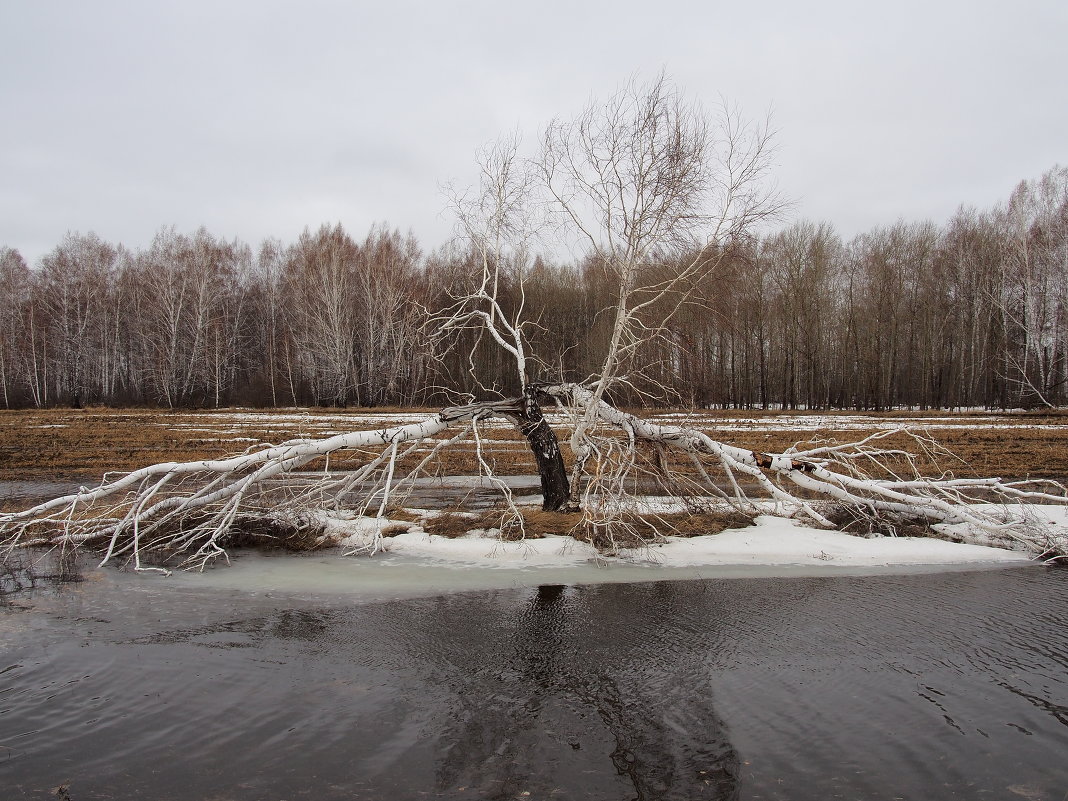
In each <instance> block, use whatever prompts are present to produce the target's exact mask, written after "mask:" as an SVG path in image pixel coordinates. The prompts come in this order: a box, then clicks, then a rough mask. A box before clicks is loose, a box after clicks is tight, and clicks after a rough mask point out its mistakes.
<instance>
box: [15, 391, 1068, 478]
mask: <svg viewBox="0 0 1068 801" xmlns="http://www.w3.org/2000/svg"><path fill="white" fill-rule="evenodd" d="M280 411H281V413H282V414H284V415H286V416H289V417H294V416H295V415H294V412H293V411H292V410H280ZM367 411H368V410H336V409H330V410H324V412H325V414H328V415H329V416H331V417H334V418H336V417H337V416H346V415H356V414H366V413H367ZM374 411H382V413H383V414H386V413H388V412H389V411H396V412H400V411H404V412H408V413H410V410H374ZM791 414H792V413H791ZM844 415H848V416H850V417H856V416H857V413H855V412H848V413H846V412H843V413H839V414H833V413H832V414H830V415H828V418H829V420H830V423H829V428H828V429H826V430H823V431H817V432H811V431H778V430H774V431H773V430H768V429H767V428H762V427H761V426H760V421H761V420H763V419H769V420H771V419H774V417H775V416H776V415H775V414H774V413H770V412H764V413H761V412H757V413H753V412H716V413H714V415H713V414H712V413H705V414H698V415H696V416H695V417H694V419H693V421H692V422H693V424H696V425H699V426H701V427H702V428H704V429H705V430H706V431H707V432H708V433H709V434H710V435H711V436H713V438H717V439H721V440H722V441H724V442H727V443H729V444H732V445H737V446H739V447H743V448H747V449H753V450H759V451H770V452H776V451H782V450H784V449H785V448H787V447H789V446H790V445H793V444H794V443H796V442H798V441H807V440H810V439H827V438H834V439H837V440H838V441H849V440H856V439H860V438H861V437H863V436H865V435H866V434H868V433H871V431H872V430H874V429H871V430H868V431H865V430H852V431H841V430H838V431H836V430H834V424H833V420H834V418H835V417H837V416H844ZM862 416H865V417H870V418H871V419H872V420H873V422H874V421H875V420H876V419H877V420H880V421H885V420H887V419H890V420H891V421H893V422H901V423H903V424H904V423H909V422H915V423H916V424H917V425H923V423H924V422H925V421H926V420H928V419H930V418H931V417H939V418H946V417H952V419H953V422H957V421H959V422H960V424H961V425H951V426H949V427H941V428H938V429H936V430H934V431H933V434H934V435H935V436H936V437H937V438H938V440H939V442H940V443H941V444H942V445H943V446H944V447H946V448H948V449H949V450H950V451H952V452H953V453H955V454H957V456H959V457H960V459H953V458H940V459H939V460H937V462H936V463H928V464H925V465H924V469H925V471H927V472H930V473H938V472H941V471H943V470H950V471H952V472H953V473H954V474H956V475H959V476H981V477H986V476H1004V477H1009V478H1020V477H1027V476H1030V477H1052V478H1064V477H1065V476H1068V413H1061V412H1057V413H1048V414H1030V413H1029V414H1006V415H987V414H984V415H974V414H960V415H949V414H948V413H946V412H930V413H907V412H891V413H880V414H867V415H862ZM738 417H746V418H754V419H755V420H756V422H755V424H754V427H753V428H752V429H749V430H745V431H724V432H722V433H717V431H716V424H717V421H718V420H723V419H735V418H738ZM979 418H981V419H982V420H983V421H984V422H986V421H988V420H990V419H993V420H995V421H996V422H997V424H998V425H999V426H1003V427H1001V428H995V429H975V428H964V427H962V426H964V425H967V424H968V423H970V422H975V421H976V420H977V419H979ZM939 425H940V426H942V425H944V424H943V423H942V422H939ZM1028 425H1046V426H1055V428H1053V429H1046V430H1035V429H1033V428H1027V426H1028ZM343 427H344V421H339V420H337V419H330V420H317V419H316V416H315V414H314V413H311V414H309V415H308V416H304V417H301V418H300V419H292V420H284V421H281V420H278V418H276V417H274V416H273V414H272V413H271V412H267V411H256V412H251V411H244V410H242V411H241V417H240V418H237V417H235V416H234V414H233V412H227V411H226V410H222V411H218V412H215V411H197V412H171V411H150V410H145V409H104V408H90V409H85V410H70V409H45V410H25V411H6V410H3V411H0V480H2V479H33V478H42V479H44V478H57V477H59V478H73V479H83V478H84V479H91V480H97V479H99V478H100V476H101V475H102V474H103V473H104V472H105V471H129V470H134V469H137V468H139V467H144V466H146V465H150V464H155V463H157V462H164V461H189V460H194V459H208V458H220V457H224V456H230V455H233V454H236V453H241V452H243V451H245V450H246V449H247V448H248V447H249V446H253V447H258V446H261V445H264V444H267V443H271V444H276V443H278V442H281V441H284V440H287V439H293V438H296V437H300V436H324V435H325V434H326V433H327V432H332V431H338V430H341V429H342V428H343ZM366 427H368V426H367V423H366V422H365V421H357V420H354V421H353V426H352V428H353V429H354V430H355V429H359V428H366ZM197 429H209V430H197ZM484 433H485V439H486V445H487V451H488V453H487V458H488V460H489V461H490V463H491V464H492V466H493V467H494V469H495V470H496V471H498V472H500V473H501V474H504V475H508V474H529V473H532V472H533V471H534V466H533V460H532V459H531V457H530V455H529V453H528V452H527V450H526V445H525V443H524V442H523V441H522V439H520V438H519V436H518V435H517V434H516V433H515V432H513V431H512V430H510V429H507V428H505V429H486V430H485V432H484ZM882 444H883V445H885V446H888V447H903V448H907V449H909V450H914V449H915V445H914V443H912V442H911V441H910V440H909V438H908V437H906V436H904V435H895V436H893V437H890V438H888V439H886V440H883V441H882ZM564 450H565V458H568V457H569V454H568V453H567V449H566V445H565V448H564ZM368 453H369V452H368ZM368 453H361V452H359V451H350V452H345V453H340V454H335V455H334V456H332V457H331V465H332V466H334V467H337V468H338V469H344V468H345V467H346V466H354V465H357V464H360V463H363V462H365V461H366V459H367V458H368ZM424 454H425V451H423V452H422V453H420V454H416V455H415V456H413V457H410V458H409V459H408V463H409V464H410V465H411V466H414V464H415V461H416V460H417V459H420V458H422V456H423V455H424ZM680 466H682V464H681V463H680ZM432 472H434V473H437V474H440V475H471V474H475V473H477V472H478V464H477V461H476V459H475V456H474V453H473V448H471V447H469V446H464V445H457V446H454V447H452V448H449V449H448V450H446V451H445V452H443V453H442V454H441V458H440V459H439V460H438V461H437V462H436V463H435V464H434V465H432Z"/></svg>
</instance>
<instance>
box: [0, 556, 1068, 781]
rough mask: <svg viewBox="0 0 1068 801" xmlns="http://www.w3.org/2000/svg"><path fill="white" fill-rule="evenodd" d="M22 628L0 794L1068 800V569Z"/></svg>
mask: <svg viewBox="0 0 1068 801" xmlns="http://www.w3.org/2000/svg"><path fill="white" fill-rule="evenodd" d="M21 603H22V604H23V605H24V606H27V607H29V608H28V609H25V608H24V609H12V608H6V609H0V798H3V799H30V798H51V797H53V796H52V789H53V788H56V787H57V786H59V785H61V784H67V785H69V794H70V798H72V799H73V800H74V801H82V799H98V798H152V799H255V800H257V801H262V800H263V799H305V798H307V799H361V798H369V799H374V798H382V799H416V798H457V799H464V798H470V799H517V798H519V799H526V798H535V799H539V798H545V799H602V798H603V799H631V798H637V799H657V798H672V799H675V798H677V799H703V798H708V799H792V800H796V799H813V800H815V799H820V801H823V800H824V799H831V798H848V799H896V798H904V799H943V798H945V799H973V798H974V799H1015V798H1021V799H1051V801H1065V799H1066V798H1068V570H1064V569H1047V568H1041V567H1026V568H1014V569H999V570H984V571H978V572H954V573H921V574H913V575H869V576H852V577H841V576H839V577H831V576H795V577H789V578H724V579H695V580H678V581H659V582H645V583H640V582H639V583H617V584H594V585H570V586H568V585H563V584H543V585H541V586H535V587H516V588H511V589H497V590H485V589H483V590H479V591H466V592H452V593H442V594H438V595H434V596H431V597H411V598H401V599H392V600H386V601H383V600H372V599H370V598H367V597H360V596H341V595H325V594H324V595H321V596H310V595H307V594H304V595H299V596H298V595H286V594H275V595H273V596H267V595H264V594H262V593H261V594H254V593H250V592H248V591H243V590H235V589H233V588H219V587H215V588H208V587H200V588H198V587H197V586H196V585H195V582H188V581H186V582H183V583H177V584H176V583H171V582H169V581H168V580H166V579H158V580H157V579H153V580H145V579H138V580H134V579H133V578H132V577H124V576H122V575H120V574H115V573H111V572H108V573H104V574H96V575H95V576H93V577H92V578H91V580H89V581H86V582H83V583H82V584H78V585H68V586H65V587H62V588H59V589H58V590H55V591H51V592H38V593H37V594H36V595H34V596H30V597H28V598H24V599H22V601H21Z"/></svg>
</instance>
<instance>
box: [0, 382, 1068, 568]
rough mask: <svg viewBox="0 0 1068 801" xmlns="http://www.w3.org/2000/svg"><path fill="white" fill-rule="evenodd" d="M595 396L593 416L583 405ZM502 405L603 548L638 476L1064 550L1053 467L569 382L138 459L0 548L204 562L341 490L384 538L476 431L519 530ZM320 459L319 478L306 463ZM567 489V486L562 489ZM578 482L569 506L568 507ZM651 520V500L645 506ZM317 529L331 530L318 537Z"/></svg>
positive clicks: (659, 487)
mask: <svg viewBox="0 0 1068 801" xmlns="http://www.w3.org/2000/svg"><path fill="white" fill-rule="evenodd" d="M536 397H540V398H541V400H542V401H544V402H550V403H552V404H554V405H555V406H556V407H557V409H558V410H559V411H560V412H561V413H562V414H563V416H564V418H565V419H567V418H570V419H571V420H575V419H582V420H584V421H585V420H588V419H593V420H594V421H595V424H594V425H592V426H587V427H585V433H584V436H585V437H586V443H585V444H586V449H587V452H588V455H587V458H586V462H585V464H586V467H585V468H584V470H583V472H582V473H581V474H580V475H579V478H578V480H579V482H580V483H579V486H578V487H570V486H569V484H568V481H569V479H568V476H567V474H566V471H565V468H564V460H563V457H562V454H561V452H560V449H559V447H558V446H557V436H556V434H555V432H554V431H553V429H552V428H551V427H550V426H549V425H548V423H547V421H546V419H545V418H544V416H542V415H541V411H540V407H539V406H538V405H537V404H536V403H534V400H535V398H536ZM591 409H592V417H591ZM492 418H505V419H508V420H510V421H511V422H512V423H513V424H514V425H515V426H516V427H517V428H518V429H519V430H520V432H522V433H523V435H524V436H525V437H526V439H527V442H528V444H529V446H530V449H531V451H532V464H534V465H537V468H538V471H539V475H540V476H541V483H542V488H543V493H542V507H543V509H546V510H549V511H556V510H561V509H565V508H575V509H577V511H578V512H579V514H580V517H579V522H578V523H576V525H575V531H574V533H575V534H576V535H578V536H580V537H583V538H585V539H588V540H591V541H593V542H595V543H597V544H599V545H600V546H601V547H602V548H604V549H609V550H619V549H621V548H633V547H640V546H641V545H643V544H647V543H650V542H652V541H654V540H655V539H656V538H657V537H658V536H659V534H658V532H657V531H656V530H655V526H650V525H649V523H648V519H649V518H648V517H646V518H644V520H645V521H646V522H645V523H644V524H643V525H638V524H636V523H635V522H634V521H635V520H636V518H635V513H636V512H638V511H640V510H641V508H642V505H643V503H645V500H644V498H643V495H642V493H641V491H640V490H639V489H638V488H639V487H641V486H642V485H644V486H646V487H647V488H648V489H649V490H650V491H652V492H655V493H656V494H657V495H659V496H660V499H659V508H661V509H664V508H668V507H669V506H670V503H668V504H667V506H665V498H664V496H667V498H669V499H670V501H671V502H673V503H675V504H676V505H677V507H678V508H680V509H691V510H694V509H699V510H702V511H706V512H707V511H709V510H713V509H721V510H724V509H726V510H732V511H736V512H740V513H742V514H746V515H750V516H755V515H757V514H767V513H774V514H780V515H785V516H789V517H797V518H800V519H804V520H805V521H806V522H808V523H809V524H811V525H816V526H821V527H838V526H837V525H836V522H835V520H834V518H836V517H838V518H841V515H842V513H843V512H845V513H847V515H848V516H849V518H850V519H851V520H852V521H854V522H863V523H865V524H866V525H867V530H866V533H876V532H878V531H879V530H882V531H890V532H891V533H892V532H893V529H894V526H904V525H908V524H915V523H916V522H917V521H919V522H922V523H923V524H925V525H928V526H930V525H936V524H937V525H945V526H952V527H953V531H952V533H953V535H954V536H956V537H958V538H960V539H963V540H967V541H971V542H978V543H981V544H988V545H1000V546H1002V547H1016V548H1021V549H1026V550H1028V551H1029V552H1031V553H1032V554H1034V555H1035V556H1036V557H1038V558H1047V559H1049V558H1062V557H1063V556H1064V555H1065V554H1066V553H1068V537H1066V532H1064V531H1063V530H1058V529H1057V528H1056V527H1054V526H1051V525H1050V524H1049V523H1047V522H1044V521H1042V520H1041V519H1040V518H1039V517H1037V516H1036V515H1034V514H1032V513H1031V512H1030V507H1029V505H1030V504H1036V503H1068V493H1066V492H1065V489H1064V487H1063V486H1061V485H1059V484H1056V483H1055V482H1048V481H1024V482H1005V481H1001V480H1000V479H961V478H943V479H924V478H922V477H919V476H918V475H916V474H914V475H912V476H901V477H898V478H885V477H884V478H878V477H874V476H873V475H871V473H873V472H885V468H886V467H887V466H888V464H889V463H890V461H891V460H896V461H898V462H902V461H904V463H905V464H909V463H911V461H910V459H909V457H908V454H906V453H904V452H903V451H901V450H898V449H882V448H880V447H878V445H879V440H881V439H883V438H885V437H886V436H888V435H889V434H891V433H894V432H892V431H883V432H878V433H876V434H873V435H871V436H868V437H866V438H864V439H862V440H860V441H858V442H853V443H843V444H834V445H816V446H813V447H810V448H804V449H793V450H791V451H789V452H786V453H776V454H772V453H761V452H758V451H750V450H745V449H742V448H737V447H734V446H731V445H727V444H724V443H722V442H719V441H717V440H715V439H713V438H712V437H711V436H710V435H709V434H708V433H706V432H704V431H701V430H699V429H696V428H688V427H682V426H668V425H661V424H657V423H652V422H649V421H647V420H644V419H642V418H640V417H637V416H635V415H633V414H629V413H627V412H623V411H621V410H619V409H617V408H615V407H614V406H612V405H610V404H608V403H606V402H605V401H603V400H596V399H594V397H593V394H592V392H591V390H590V389H588V388H586V387H583V386H580V385H576V384H550V385H531V388H530V391H529V392H527V393H526V394H525V395H524V396H522V397H519V398H512V399H505V400H494V401H487V402H482V403H473V404H467V405H463V406H455V407H450V408H448V409H444V410H442V411H441V412H439V413H437V414H435V415H433V416H431V417H428V418H427V419H426V420H424V421H422V422H419V423H413V424H409V425H403V426H397V427H393V428H384V429H374V430H369V431H356V432H350V433H346V434H340V435H337V436H333V437H328V438H324V439H319V440H295V441H291V442H287V443H284V444H282V445H278V446H275V447H268V448H264V449H261V450H257V451H253V452H251V453H246V454H243V455H240V456H235V457H232V458H230V459H222V460H215V461H194V462H185V463H174V462H167V463H161V464H157V465H153V466H151V467H146V468H143V469H141V470H136V471H133V472H131V473H129V474H126V475H124V476H121V477H119V478H116V479H113V480H105V481H104V482H102V483H101V484H100V485H99V486H96V487H93V488H82V489H81V490H79V492H77V493H74V494H71V495H67V496H64V497H61V498H56V499H54V500H51V501H48V502H46V503H42V504H39V505H37V506H35V507H33V508H31V509H27V510H24V511H20V512H12V513H6V514H3V515H0V536H2V544H3V547H4V548H5V549H8V550H11V549H15V548H26V547H57V546H76V547H85V546H92V547H93V548H95V549H97V550H99V551H100V552H101V554H102V559H101V563H102V564H103V563H107V562H110V561H116V560H122V561H128V562H129V563H130V564H131V565H132V566H133V568H134V569H135V570H162V569H164V568H162V567H160V566H158V565H152V566H146V562H149V561H153V560H155V561H157V562H167V563H170V564H174V565H180V566H183V567H191V568H202V567H203V566H204V565H205V564H207V563H209V562H210V561H212V560H213V559H216V558H218V557H225V556H226V550H225V548H226V545H227V543H228V542H231V541H233V539H234V536H235V534H236V533H239V532H240V531H242V530H243V529H244V528H247V527H249V526H250V525H254V523H253V521H257V522H258V524H260V525H262V524H263V523H264V522H269V523H270V524H272V525H273V526H275V527H287V526H288V527H290V528H293V529H300V528H301V527H304V528H308V527H314V525H315V521H316V519H317V517H316V515H317V514H318V513H319V512H320V511H321V510H322V509H323V508H324V507H327V506H330V505H335V506H336V504H337V503H338V502H339V500H340V499H343V498H346V497H355V498H356V499H357V500H356V501H355V502H351V501H350V502H349V504H348V505H349V506H350V508H351V509H352V511H355V512H356V513H357V514H358V515H360V516H363V517H365V518H368V519H370V520H372V521H375V523H376V524H377V525H376V526H375V528H374V535H373V536H372V537H370V538H369V539H368V540H367V542H366V545H365V546H364V547H363V548H362V549H361V550H362V552H365V553H374V552H375V551H377V550H378V549H379V548H380V547H381V546H382V529H383V528H384V526H385V525H386V524H387V523H388V522H389V513H390V510H391V509H393V508H395V507H396V506H397V505H402V504H403V501H404V499H405V497H406V496H407V494H408V493H410V492H411V490H412V489H413V487H414V486H416V484H417V482H418V481H419V480H420V479H424V478H425V477H426V476H427V475H429V468H430V466H431V465H432V464H433V463H434V460H435V458H436V457H437V456H438V455H439V454H441V453H442V452H443V451H444V450H446V449H448V448H452V447H458V446H459V445H458V443H461V441H463V440H473V441H474V443H475V450H476V453H477V455H478V459H479V465H480V468H481V473H482V475H484V476H485V477H487V478H488V479H490V481H491V482H492V481H496V482H497V483H498V485H499V487H500V489H501V496H502V501H503V502H502V506H501V511H500V521H501V522H500V525H499V527H498V528H499V529H503V528H505V527H507V526H510V527H512V528H513V530H518V534H519V536H522V534H523V516H522V514H521V513H520V510H519V508H518V505H517V502H516V499H514V498H513V497H512V495H511V492H510V491H509V489H508V487H507V484H506V483H505V482H503V481H502V480H501V478H500V477H499V476H497V475H496V474H495V473H494V471H493V469H492V467H491V466H490V464H489V462H488V461H487V460H486V459H485V458H484V454H483V451H482V447H481V445H482V437H483V427H484V425H485V423H486V422H487V421H488V420H490V419H492ZM354 449H358V450H359V451H361V452H362V453H364V454H366V458H365V460H364V463H363V464H362V465H361V466H360V467H359V468H358V469H356V470H351V471H344V472H335V473H331V471H330V468H329V461H328V460H329V459H330V457H331V456H334V455H338V454H340V453H341V452H344V451H351V450H354ZM316 461H319V462H325V464H324V467H323V468H321V470H320V471H319V473H318V474H316V475H315V476H314V480H311V481H309V476H308V474H307V473H306V472H305V469H306V468H307V466H308V465H309V464H312V463H314V462H316ZM569 490H571V491H570V492H569ZM572 497H578V498H579V499H580V503H579V505H578V507H570V506H569V505H570V504H572V501H571V498H572ZM653 519H654V521H655V514H654V515H653ZM324 544H333V543H330V542H325V543H324Z"/></svg>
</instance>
